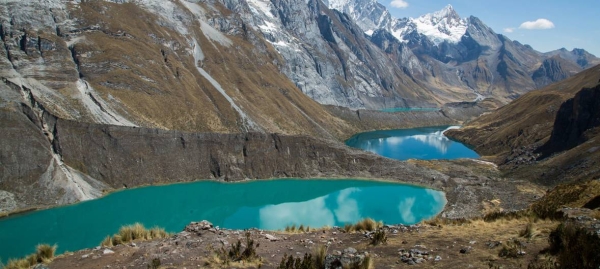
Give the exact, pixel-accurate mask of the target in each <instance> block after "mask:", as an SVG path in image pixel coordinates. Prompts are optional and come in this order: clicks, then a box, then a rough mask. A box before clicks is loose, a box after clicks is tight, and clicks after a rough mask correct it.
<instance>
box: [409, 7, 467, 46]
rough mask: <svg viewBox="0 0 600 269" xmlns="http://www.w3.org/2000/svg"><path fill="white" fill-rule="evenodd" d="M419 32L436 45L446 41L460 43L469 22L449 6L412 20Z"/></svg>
mask: <svg viewBox="0 0 600 269" xmlns="http://www.w3.org/2000/svg"><path fill="white" fill-rule="evenodd" d="M411 22H412V23H413V24H414V26H415V27H416V30H417V32H419V33H420V34H423V35H425V36H427V37H428V38H429V39H430V40H431V41H433V42H434V43H435V44H436V45H439V44H440V43H442V42H444V41H448V42H451V43H458V42H459V41H460V39H461V38H462V36H463V35H464V34H465V33H466V32H467V28H468V27H469V25H468V20H466V19H461V18H460V16H458V14H457V13H456V11H454V9H453V8H452V6H450V5H448V6H446V7H445V8H444V9H442V10H440V11H437V12H434V13H430V14H426V15H423V16H421V17H419V18H416V19H411Z"/></svg>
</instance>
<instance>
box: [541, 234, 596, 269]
mask: <svg viewBox="0 0 600 269" xmlns="http://www.w3.org/2000/svg"><path fill="white" fill-rule="evenodd" d="M549 241H550V249H549V250H550V252H551V253H553V254H556V255H557V256H558V257H557V261H558V263H559V264H560V265H561V266H562V267H567V266H568V267H570V268H599V267H600V252H598V250H600V238H599V237H598V236H597V235H594V234H592V233H589V232H588V231H586V230H585V229H584V228H581V227H578V226H576V225H574V224H571V223H567V224H565V223H561V224H560V225H559V226H558V227H557V228H556V229H555V230H554V231H552V232H551V233H550V238H549Z"/></svg>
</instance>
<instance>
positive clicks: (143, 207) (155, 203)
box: [0, 179, 446, 261]
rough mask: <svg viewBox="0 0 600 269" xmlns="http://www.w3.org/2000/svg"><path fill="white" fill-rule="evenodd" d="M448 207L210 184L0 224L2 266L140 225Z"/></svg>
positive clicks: (284, 220) (279, 220)
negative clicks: (47, 247) (40, 247)
mask: <svg viewBox="0 0 600 269" xmlns="http://www.w3.org/2000/svg"><path fill="white" fill-rule="evenodd" d="M445 203H446V199H445V196H444V194H443V193H442V192H438V191H434V190H429V189H424V188H419V187H413V186H406V185H400V184H394V183H389V182H375V181H364V180H289V179H286V180H270V181H254V182H245V183H235V184H230V183H229V184H228V183H219V182H212V181H205V182H195V183H190V184H174V185H166V186H153V187H145V188H138V189H131V190H126V191H121V192H116V193H112V194H110V195H108V196H106V197H103V198H101V199H97V200H92V201H88V202H84V203H79V204H76V205H72V206H65V207H58V208H53V209H49V210H42V211H36V212H30V213H27V214H23V215H19V216H11V217H8V218H3V219H0V242H11V243H10V244H0V260H2V261H6V260H8V258H11V257H20V256H23V255H26V254H28V253H30V252H33V251H34V250H35V246H36V245H37V244H39V243H48V244H51V245H53V244H57V245H58V252H59V253H62V252H64V251H74V250H79V249H82V248H89V247H95V246H97V245H98V244H99V243H100V241H101V240H102V239H103V238H104V237H105V236H106V235H109V234H113V233H116V232H117V231H118V230H119V227H121V226H123V225H127V224H132V223H135V222H140V223H142V224H144V225H145V226H146V227H153V226H159V227H164V228H165V229H166V230H167V231H169V232H179V231H181V230H182V229H183V228H184V227H185V225H187V224H189V223H190V222H191V221H200V220H204V219H205V220H209V221H211V222H212V223H213V224H215V225H217V226H220V227H224V228H232V229H247V228H251V227H258V228H261V229H284V228H285V227H286V226H287V225H294V224H295V225H297V226H299V225H301V224H303V225H305V226H311V227H322V226H325V225H329V226H334V225H338V226H342V225H344V224H345V223H350V222H356V221H358V220H360V219H362V218H365V217H371V218H373V219H375V220H381V221H384V222H386V223H404V224H412V223H415V222H418V221H420V220H422V219H424V218H430V217H433V216H435V215H436V214H438V213H439V212H440V211H441V210H442V209H443V207H444V205H445ZM40 231H43V232H40Z"/></svg>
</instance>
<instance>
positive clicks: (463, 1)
mask: <svg viewBox="0 0 600 269" xmlns="http://www.w3.org/2000/svg"><path fill="white" fill-rule="evenodd" d="M378 1H379V2H380V3H381V4H383V5H385V6H386V7H387V8H388V10H389V11H390V13H391V14H392V16H394V17H396V18H404V17H413V18H416V17H419V16H421V15H423V14H427V13H431V12H434V11H437V10H440V9H442V8H444V7H445V6H447V5H448V4H450V5H452V6H453V7H454V10H456V12H458V14H459V15H460V16H461V17H463V18H466V17H469V16H471V15H473V16H475V17H478V18H479V19H481V20H482V21H483V22H484V23H485V24H486V25H487V26H489V27H491V28H492V29H493V30H494V32H496V33H498V34H503V35H505V36H507V37H508V38H510V39H512V40H517V41H519V42H521V43H523V44H528V45H531V46H532V47H533V48H534V49H535V50H538V51H541V52H548V51H552V50H556V49H560V48H563V47H564V48H566V49H568V50H572V49H573V48H583V49H585V50H587V51H588V52H590V53H592V54H594V55H596V56H597V57H600V0H570V1H565V0H545V1H543V0H503V1H502V0H378Z"/></svg>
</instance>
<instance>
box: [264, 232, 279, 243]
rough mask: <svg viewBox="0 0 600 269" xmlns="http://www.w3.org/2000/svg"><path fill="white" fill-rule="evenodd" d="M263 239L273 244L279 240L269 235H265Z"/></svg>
mask: <svg viewBox="0 0 600 269" xmlns="http://www.w3.org/2000/svg"><path fill="white" fill-rule="evenodd" d="M265 238H266V239H267V240H269V241H271V242H274V241H279V240H280V239H279V238H277V237H275V236H273V235H270V234H265Z"/></svg>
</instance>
